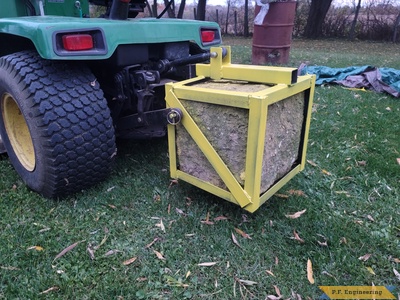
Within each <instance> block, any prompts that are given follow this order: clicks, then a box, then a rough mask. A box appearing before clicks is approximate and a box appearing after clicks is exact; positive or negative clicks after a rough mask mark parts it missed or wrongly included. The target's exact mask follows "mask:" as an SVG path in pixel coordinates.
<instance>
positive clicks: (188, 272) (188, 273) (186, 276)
mask: <svg viewBox="0 0 400 300" xmlns="http://www.w3.org/2000/svg"><path fill="white" fill-rule="evenodd" d="M191 273H192V272H190V271H187V272H186V275H185V279H187V278H188V277H189V276H190V274H191Z"/></svg>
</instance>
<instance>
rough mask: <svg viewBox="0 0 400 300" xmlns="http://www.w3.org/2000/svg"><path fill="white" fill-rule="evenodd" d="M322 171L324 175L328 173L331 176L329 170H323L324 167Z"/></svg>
mask: <svg viewBox="0 0 400 300" xmlns="http://www.w3.org/2000/svg"><path fill="white" fill-rule="evenodd" d="M322 173H323V174H325V175H328V176H331V175H332V174H331V173H330V172H328V171H327V170H325V169H322Z"/></svg>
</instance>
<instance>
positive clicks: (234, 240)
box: [232, 232, 242, 248]
mask: <svg viewBox="0 0 400 300" xmlns="http://www.w3.org/2000/svg"><path fill="white" fill-rule="evenodd" d="M232 241H233V243H234V244H235V245H236V246H238V247H239V248H242V247H240V245H239V243H238V241H237V239H236V236H235V235H234V234H233V232H232Z"/></svg>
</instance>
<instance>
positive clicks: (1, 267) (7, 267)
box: [0, 266, 19, 271]
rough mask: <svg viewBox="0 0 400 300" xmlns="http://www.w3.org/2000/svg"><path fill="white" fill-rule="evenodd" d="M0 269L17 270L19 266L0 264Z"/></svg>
mask: <svg viewBox="0 0 400 300" xmlns="http://www.w3.org/2000/svg"><path fill="white" fill-rule="evenodd" d="M0 269H3V270H9V271H17V270H19V268H17V267H11V266H0Z"/></svg>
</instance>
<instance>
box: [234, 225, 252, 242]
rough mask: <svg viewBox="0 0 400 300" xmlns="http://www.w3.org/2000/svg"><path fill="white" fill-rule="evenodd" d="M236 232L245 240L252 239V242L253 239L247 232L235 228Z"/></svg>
mask: <svg viewBox="0 0 400 300" xmlns="http://www.w3.org/2000/svg"><path fill="white" fill-rule="evenodd" d="M235 231H236V232H237V233H238V234H240V235H241V236H242V237H244V238H245V239H250V240H251V237H250V235H248V234H247V233H246V232H244V231H243V230H240V229H239V228H236V227H235Z"/></svg>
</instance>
